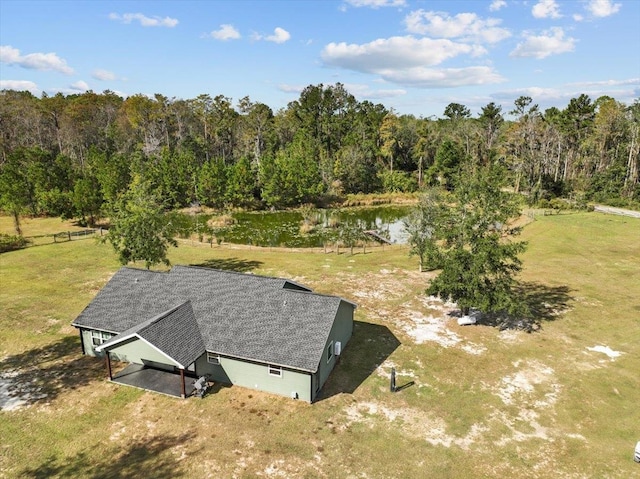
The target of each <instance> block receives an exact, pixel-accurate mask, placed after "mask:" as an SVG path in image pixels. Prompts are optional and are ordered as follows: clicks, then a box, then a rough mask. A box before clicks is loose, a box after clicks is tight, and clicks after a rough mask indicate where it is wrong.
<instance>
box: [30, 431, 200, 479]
mask: <svg viewBox="0 0 640 479" xmlns="http://www.w3.org/2000/svg"><path fill="white" fill-rule="evenodd" d="M194 437H195V434H194V433H192V432H190V433H184V434H180V435H167V436H155V437H152V438H146V437H144V438H140V439H136V440H133V441H132V442H131V443H130V444H129V445H128V446H127V447H126V450H125V451H123V450H122V449H123V448H122V447H117V448H116V447H115V446H114V447H112V448H110V449H111V450H109V449H107V450H105V446H104V444H103V443H101V444H99V445H97V446H95V447H94V448H92V449H91V450H88V451H81V452H78V453H76V454H75V455H74V456H72V457H63V458H60V457H54V458H49V459H47V460H46V461H45V462H44V463H43V464H40V465H39V466H36V467H26V468H24V469H23V470H22V471H20V474H19V477H24V478H33V479H46V478H50V477H83V478H87V479H118V478H126V477H154V478H174V477H188V472H187V471H186V470H185V466H186V464H185V461H180V458H178V457H177V456H176V455H175V454H172V453H171V451H172V450H174V448H175V447H176V446H179V445H188V446H189V450H190V452H192V448H193V447H194V445H193V441H192V439H193V438H194Z"/></svg>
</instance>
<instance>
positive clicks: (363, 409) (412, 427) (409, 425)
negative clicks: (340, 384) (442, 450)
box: [339, 402, 488, 450]
mask: <svg viewBox="0 0 640 479" xmlns="http://www.w3.org/2000/svg"><path fill="white" fill-rule="evenodd" d="M343 414H344V418H343V419H344V421H343V423H342V425H341V426H339V429H340V430H345V429H348V428H349V427H351V426H352V425H353V424H354V423H360V424H366V425H367V426H369V427H370V428H374V427H376V426H377V425H378V424H380V423H398V425H399V426H402V427H401V428H400V430H402V431H403V433H405V434H407V435H408V436H411V437H420V438H422V439H423V440H424V441H426V442H428V443H429V444H432V445H434V446H444V447H452V446H457V447H460V448H461V449H464V450H468V449H469V448H470V447H471V446H472V445H473V444H475V443H476V442H477V441H478V440H479V439H480V438H481V436H482V434H483V433H484V432H486V431H487V430H488V429H487V428H486V427H485V426H483V425H480V424H474V425H473V426H472V427H471V430H470V431H469V433H467V434H466V435H465V436H462V437H459V436H454V435H451V434H448V433H447V432H446V431H447V425H446V423H445V422H444V420H443V419H441V418H438V417H435V416H433V415H431V414H429V413H428V412H425V411H422V410H418V409H413V408H409V407H406V408H391V407H387V406H385V405H382V404H380V403H377V402H361V403H356V404H352V405H350V406H348V407H347V408H345V410H344V411H343Z"/></svg>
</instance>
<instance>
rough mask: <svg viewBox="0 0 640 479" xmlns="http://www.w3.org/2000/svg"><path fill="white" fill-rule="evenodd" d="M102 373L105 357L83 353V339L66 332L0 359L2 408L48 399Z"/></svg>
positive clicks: (86, 382) (0, 397) (46, 400)
mask: <svg viewBox="0 0 640 479" xmlns="http://www.w3.org/2000/svg"><path fill="white" fill-rule="evenodd" d="M101 377H104V365H103V363H102V361H96V360H95V358H92V357H87V356H83V355H82V348H81V346H80V339H79V338H78V337H77V336H66V337H64V338H62V339H60V340H58V341H56V342H54V343H50V344H47V345H45V346H42V347H40V348H35V349H31V350H29V351H25V352H23V353H20V354H15V355H13V356H8V357H6V358H5V359H3V360H2V361H0V385H1V386H2V388H0V409H4V408H7V409H9V408H11V407H12V406H13V405H32V404H36V403H38V402H48V401H51V400H53V399H55V398H56V397H57V396H58V395H59V394H60V393H61V392H63V391H67V390H69V389H76V388H78V387H82V386H85V385H87V384H89V383H90V382H92V381H96V380H98V379H100V378H101Z"/></svg>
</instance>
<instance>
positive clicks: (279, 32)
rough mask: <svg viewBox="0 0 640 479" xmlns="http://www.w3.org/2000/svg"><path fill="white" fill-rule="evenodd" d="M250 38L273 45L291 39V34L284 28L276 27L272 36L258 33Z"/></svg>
mask: <svg viewBox="0 0 640 479" xmlns="http://www.w3.org/2000/svg"><path fill="white" fill-rule="evenodd" d="M251 38H253V39H254V40H265V41H267V42H273V43H284V42H286V41H288V40H289V39H290V38H291V34H290V33H289V32H288V31H286V30H285V29H284V28H280V27H276V28H275V29H274V30H273V35H266V36H264V35H260V34H259V33H254V34H253V35H252V36H251Z"/></svg>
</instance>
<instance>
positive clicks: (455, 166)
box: [427, 140, 465, 190]
mask: <svg viewBox="0 0 640 479" xmlns="http://www.w3.org/2000/svg"><path fill="white" fill-rule="evenodd" d="M464 159H465V154H464V151H463V149H462V148H461V147H460V146H459V145H458V144H457V143H455V142H453V141H451V140H445V141H444V142H442V143H441V144H440V146H439V147H438V150H437V151H436V157H435V160H434V162H433V165H431V167H430V168H429V170H428V171H427V176H429V177H430V178H431V182H432V183H435V184H439V185H440V186H443V187H445V188H447V189H448V190H451V189H453V186H454V182H455V178H457V176H458V173H459V171H460V165H461V164H462V163H463V161H464Z"/></svg>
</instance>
